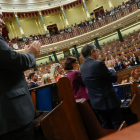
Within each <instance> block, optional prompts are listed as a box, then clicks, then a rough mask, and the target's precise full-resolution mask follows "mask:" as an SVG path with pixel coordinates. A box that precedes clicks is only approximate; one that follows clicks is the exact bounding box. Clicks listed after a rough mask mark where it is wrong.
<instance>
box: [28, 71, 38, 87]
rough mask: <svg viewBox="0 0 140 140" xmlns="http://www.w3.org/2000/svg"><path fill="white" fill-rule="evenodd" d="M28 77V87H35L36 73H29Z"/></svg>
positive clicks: (36, 84) (36, 85)
mask: <svg viewBox="0 0 140 140" xmlns="http://www.w3.org/2000/svg"><path fill="white" fill-rule="evenodd" d="M29 78H30V79H31V82H30V85H29V89H31V88H35V87H38V86H39V84H38V83H36V82H37V80H38V75H37V74H36V73H34V72H33V73H30V75H29Z"/></svg>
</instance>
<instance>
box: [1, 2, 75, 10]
mask: <svg viewBox="0 0 140 140" xmlns="http://www.w3.org/2000/svg"><path fill="white" fill-rule="evenodd" d="M74 1H76V0H0V4H1V7H2V10H3V11H5V10H7V9H8V10H9V11H11V12H12V11H18V10H20V11H22V10H23V11H24V10H35V9H50V8H54V7H58V6H60V5H65V4H68V3H71V2H74Z"/></svg>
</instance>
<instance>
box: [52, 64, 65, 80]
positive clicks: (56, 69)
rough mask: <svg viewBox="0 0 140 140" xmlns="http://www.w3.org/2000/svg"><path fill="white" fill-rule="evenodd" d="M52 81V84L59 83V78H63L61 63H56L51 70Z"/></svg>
mask: <svg viewBox="0 0 140 140" xmlns="http://www.w3.org/2000/svg"><path fill="white" fill-rule="evenodd" d="M50 72H51V73H50V79H51V81H52V82H57V81H58V79H59V78H61V77H63V73H64V71H63V68H62V65H60V64H59V63H55V64H53V65H52V66H51V69H50Z"/></svg>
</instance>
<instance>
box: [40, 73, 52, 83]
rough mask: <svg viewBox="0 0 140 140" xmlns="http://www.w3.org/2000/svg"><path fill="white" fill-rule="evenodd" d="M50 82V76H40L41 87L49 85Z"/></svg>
mask: <svg viewBox="0 0 140 140" xmlns="http://www.w3.org/2000/svg"><path fill="white" fill-rule="evenodd" d="M51 82H52V81H51V79H50V74H48V73H47V74H44V75H43V76H42V79H41V85H47V84H50V83H51Z"/></svg>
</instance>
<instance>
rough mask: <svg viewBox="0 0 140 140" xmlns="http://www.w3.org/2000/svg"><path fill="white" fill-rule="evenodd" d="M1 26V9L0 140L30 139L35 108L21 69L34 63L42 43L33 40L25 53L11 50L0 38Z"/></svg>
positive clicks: (23, 69)
mask: <svg viewBox="0 0 140 140" xmlns="http://www.w3.org/2000/svg"><path fill="white" fill-rule="evenodd" d="M4 25H5V23H4V21H3V15H2V13H1V12H0V140H33V139H34V131H33V126H32V120H33V119H34V117H35V109H34V106H33V103H32V100H31V97H30V93H29V90H28V87H27V84H26V81H25V76H24V73H23V72H24V71H25V70H28V69H29V68H32V67H34V66H35V65H36V60H35V57H36V56H38V55H39V53H40V47H41V46H40V43H39V42H38V41H35V42H33V43H32V44H31V45H30V46H26V47H25V52H26V54H20V53H18V52H16V51H14V50H12V49H11V48H10V47H9V46H8V45H7V43H6V42H5V40H4V38H3V37H2V28H3V26H4Z"/></svg>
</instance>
